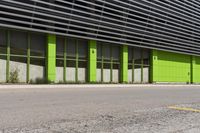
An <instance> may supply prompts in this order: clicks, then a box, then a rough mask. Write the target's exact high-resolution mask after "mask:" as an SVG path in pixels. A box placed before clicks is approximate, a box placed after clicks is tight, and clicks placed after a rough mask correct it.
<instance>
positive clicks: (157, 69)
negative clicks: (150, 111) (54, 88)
mask: <svg viewBox="0 0 200 133" xmlns="http://www.w3.org/2000/svg"><path fill="white" fill-rule="evenodd" d="M6 33H7V35H6V41H7V42H6V43H7V47H6V82H9V79H10V57H11V53H10V30H6ZM30 38H31V34H30V32H28V42H27V55H26V57H27V71H26V82H27V83H29V82H30V61H31V58H45V57H34V56H31V49H30V46H31V39H30ZM64 42H65V43H64V54H63V57H64V65H63V67H64V73H63V80H64V82H66V67H67V52H66V46H67V38H65V41H64ZM96 43H97V42H96V41H94V40H90V41H89V45H88V46H89V47H88V61H89V62H88V68H89V69H88V81H89V82H96V66H97V46H96ZM101 49H102V50H101V51H102V59H101V75H102V76H101V81H102V82H103V67H104V63H105V62H104V57H103V52H104V46H103V45H101ZM132 49H134V48H132ZM133 51H134V50H133ZM110 53H111V55H112V46H111V51H110ZM143 53H144V51H143V50H141V58H142V59H141V82H143V81H144V79H143V78H144V77H143V68H144V62H143V55H144V54H143ZM132 54H133V58H132V63H131V64H132V82H134V67H135V59H134V52H133V53H132ZM1 55H3V54H1ZM120 55H121V56H120V82H123V83H124V82H128V46H126V45H122V46H121V49H120ZM12 56H17V57H25V56H22V55H12ZM150 57H151V58H150V68H151V69H150V81H151V82H187V83H200V57H197V56H190V55H184V54H178V53H171V52H164V51H158V50H152V52H151V56H150ZM171 59H172V60H171ZM74 60H75V61H76V77H75V78H76V82H78V65H79V64H78V63H79V55H78V40H76V58H75V59H74ZM110 64H111V66H110V69H111V72H110V81H111V82H113V74H112V70H113V64H114V61H113V57H112V56H111V57H110ZM163 66H165V67H164V68H163ZM55 68H56V36H55V35H51V34H48V35H47V56H46V78H47V79H48V80H50V81H55V77H56V69H55ZM170 72H171V73H170ZM169 73H170V75H169Z"/></svg>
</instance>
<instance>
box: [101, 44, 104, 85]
mask: <svg viewBox="0 0 200 133" xmlns="http://www.w3.org/2000/svg"><path fill="white" fill-rule="evenodd" d="M103 55H104V47H103V45H101V82H103V67H104V56H103Z"/></svg>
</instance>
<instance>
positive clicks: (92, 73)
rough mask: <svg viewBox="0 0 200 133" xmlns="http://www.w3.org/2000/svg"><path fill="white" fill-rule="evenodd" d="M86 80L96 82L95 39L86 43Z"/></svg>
mask: <svg viewBox="0 0 200 133" xmlns="http://www.w3.org/2000/svg"><path fill="white" fill-rule="evenodd" d="M88 68H89V70H88V82H96V69H97V45H96V41H94V40H89V45H88Z"/></svg>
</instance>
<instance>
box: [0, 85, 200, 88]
mask: <svg viewBox="0 0 200 133" xmlns="http://www.w3.org/2000/svg"><path fill="white" fill-rule="evenodd" d="M93 87H94V88H114V87H118V88H123V87H127V88H130V87H200V85H186V84H95V85H94V84H67V85H53V84H52V85H51V84H50V85H6V84H5V85H0V89H36V88H42V89H45V88H46V89H50V88H93Z"/></svg>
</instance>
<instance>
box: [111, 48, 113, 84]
mask: <svg viewBox="0 0 200 133" xmlns="http://www.w3.org/2000/svg"><path fill="white" fill-rule="evenodd" d="M112 52H113V50H112V45H110V82H113V56H112V54H113V53H112Z"/></svg>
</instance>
